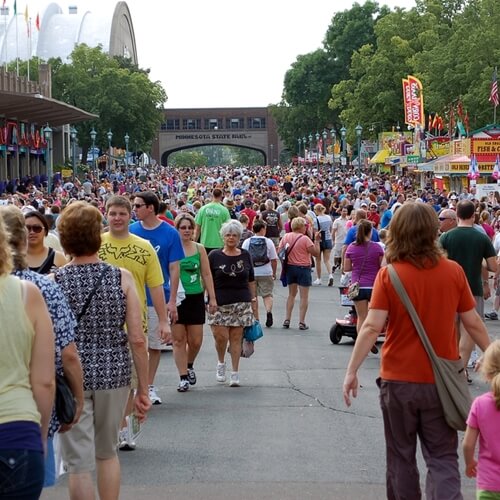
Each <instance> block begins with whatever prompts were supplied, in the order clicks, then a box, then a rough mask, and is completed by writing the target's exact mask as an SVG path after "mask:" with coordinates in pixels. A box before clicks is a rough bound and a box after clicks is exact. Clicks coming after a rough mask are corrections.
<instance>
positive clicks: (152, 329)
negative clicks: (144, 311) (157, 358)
mask: <svg viewBox="0 0 500 500" xmlns="http://www.w3.org/2000/svg"><path fill="white" fill-rule="evenodd" d="M148 349H153V350H154V351H167V350H168V347H167V345H166V344H162V342H161V338H160V335H159V334H158V315H157V314H156V311H155V308H154V307H152V306H151V307H150V306H148Z"/></svg>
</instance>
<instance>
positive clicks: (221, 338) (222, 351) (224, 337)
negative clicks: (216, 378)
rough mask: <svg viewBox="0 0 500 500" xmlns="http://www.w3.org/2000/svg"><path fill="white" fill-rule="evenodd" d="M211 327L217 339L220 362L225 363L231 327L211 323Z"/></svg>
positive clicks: (216, 346)
mask: <svg viewBox="0 0 500 500" xmlns="http://www.w3.org/2000/svg"><path fill="white" fill-rule="evenodd" d="M211 327H212V334H213V336H214V341H215V350H216V351H217V359H218V360H219V363H224V357H225V355H226V349H227V343H228V341H229V328H228V327H227V326H221V325H211Z"/></svg>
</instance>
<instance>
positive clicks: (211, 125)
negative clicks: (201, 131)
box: [205, 118, 222, 130]
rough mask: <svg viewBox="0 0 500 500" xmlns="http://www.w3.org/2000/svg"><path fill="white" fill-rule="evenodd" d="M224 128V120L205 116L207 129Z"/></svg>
mask: <svg viewBox="0 0 500 500" xmlns="http://www.w3.org/2000/svg"><path fill="white" fill-rule="evenodd" d="M219 128H222V120H219V119H217V118H205V129H208V130H215V129H219Z"/></svg>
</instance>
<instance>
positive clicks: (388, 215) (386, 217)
mask: <svg viewBox="0 0 500 500" xmlns="http://www.w3.org/2000/svg"><path fill="white" fill-rule="evenodd" d="M391 219H392V211H391V210H386V211H385V212H384V213H383V214H382V219H380V228H381V229H384V228H386V227H387V226H388V225H389V223H390V222H391Z"/></svg>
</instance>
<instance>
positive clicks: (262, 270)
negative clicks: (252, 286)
mask: <svg viewBox="0 0 500 500" xmlns="http://www.w3.org/2000/svg"><path fill="white" fill-rule="evenodd" d="M253 238H264V239H265V240H266V245H267V257H268V258H269V262H268V263H267V264H264V265H263V266H258V267H254V268H253V272H254V275H255V276H272V275H273V268H272V267H271V261H272V260H274V259H277V258H278V254H277V252H276V247H275V246H274V243H273V242H272V241H271V240H270V239H269V238H266V237H265V236H252V237H251V238H247V239H246V240H245V241H244V242H243V243H242V245H241V248H243V249H245V250H247V251H248V247H249V246H250V240H251V239H253Z"/></svg>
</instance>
